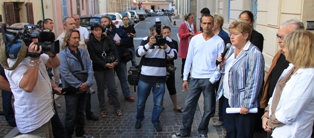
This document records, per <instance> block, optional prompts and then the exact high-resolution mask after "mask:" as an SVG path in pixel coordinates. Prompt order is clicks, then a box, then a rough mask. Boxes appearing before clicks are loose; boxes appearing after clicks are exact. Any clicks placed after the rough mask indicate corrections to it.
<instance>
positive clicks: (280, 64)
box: [268, 54, 289, 99]
mask: <svg viewBox="0 0 314 138" xmlns="http://www.w3.org/2000/svg"><path fill="white" fill-rule="evenodd" d="M288 66H289V61H287V60H286V57H285V56H284V55H283V54H280V57H279V59H278V61H277V64H276V65H275V67H274V68H273V70H272V72H271V74H270V75H269V77H270V78H269V89H268V99H269V98H270V97H271V96H272V95H273V92H274V89H275V87H276V84H277V81H278V79H279V77H280V75H281V73H282V72H283V70H285V69H286V68H287V67H288Z"/></svg>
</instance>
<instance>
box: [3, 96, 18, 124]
mask: <svg viewBox="0 0 314 138" xmlns="http://www.w3.org/2000/svg"><path fill="white" fill-rule="evenodd" d="M12 95H13V94H12V92H8V91H4V90H2V106H3V115H4V117H5V119H6V120H7V122H8V123H9V124H15V118H14V111H13V107H12V103H11V100H12Z"/></svg>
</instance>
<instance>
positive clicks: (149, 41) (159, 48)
mask: <svg viewBox="0 0 314 138" xmlns="http://www.w3.org/2000/svg"><path fill="white" fill-rule="evenodd" d="M156 24H157V23H156ZM157 32H158V33H157ZM160 33H161V24H160V26H157V25H154V26H152V27H150V34H149V36H148V37H145V38H144V39H143V40H142V42H141V45H140V46H139V47H138V48H137V50H136V55H137V56H138V57H142V59H141V74H140V78H139V81H138V93H137V95H138V101H137V115H136V119H137V121H136V124H135V128H136V129H139V128H141V122H142V121H143V120H144V110H145V104H146V100H147V98H148V96H149V94H150V92H151V90H152V93H153V95H154V109H153V112H152V123H153V124H154V127H155V129H156V131H162V127H161V126H160V123H159V116H160V114H161V111H162V106H161V104H162V100H163V96H164V93H165V82H166V75H167V69H166V68H167V57H169V58H174V57H176V55H177V53H176V50H175V49H172V48H171V47H173V46H168V45H169V44H170V43H169V41H167V42H165V40H163V42H162V43H161V44H160V45H156V44H158V43H160V42H159V40H158V41H156V36H157V35H159V36H160ZM157 38H158V37H157Z"/></svg>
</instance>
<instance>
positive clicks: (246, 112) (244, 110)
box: [240, 106, 249, 115]
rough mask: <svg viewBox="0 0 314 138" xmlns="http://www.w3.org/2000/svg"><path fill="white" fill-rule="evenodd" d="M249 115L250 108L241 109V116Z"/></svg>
mask: <svg viewBox="0 0 314 138" xmlns="http://www.w3.org/2000/svg"><path fill="white" fill-rule="evenodd" d="M248 113H249V108H246V107H244V106H242V107H241V109H240V114H242V115H246V114H248Z"/></svg>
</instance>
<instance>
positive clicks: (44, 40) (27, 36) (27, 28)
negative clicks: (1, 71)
mask: <svg viewBox="0 0 314 138" xmlns="http://www.w3.org/2000/svg"><path fill="white" fill-rule="evenodd" d="M6 29H9V30H16V35H17V36H18V39H21V40H22V41H23V42H24V43H25V45H26V46H29V45H30V44H31V43H32V42H33V39H34V38H37V39H38V43H36V44H37V46H41V47H42V53H44V52H48V51H49V52H51V53H52V54H57V53H58V52H59V50H60V47H59V40H56V41H55V34H54V33H53V32H51V31H50V30H39V29H38V26H36V25H24V28H15V27H6ZM12 37H15V36H14V35H13V36H12ZM37 49H39V47H38V48H37ZM42 53H40V54H42ZM7 54H8V53H7ZM40 54H37V53H36V54H35V53H29V52H27V56H34V57H38V56H39V55H40ZM10 55H12V53H11V54H10ZM14 55H16V54H14ZM10 58H12V57H10ZM13 58H16V57H13Z"/></svg>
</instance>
